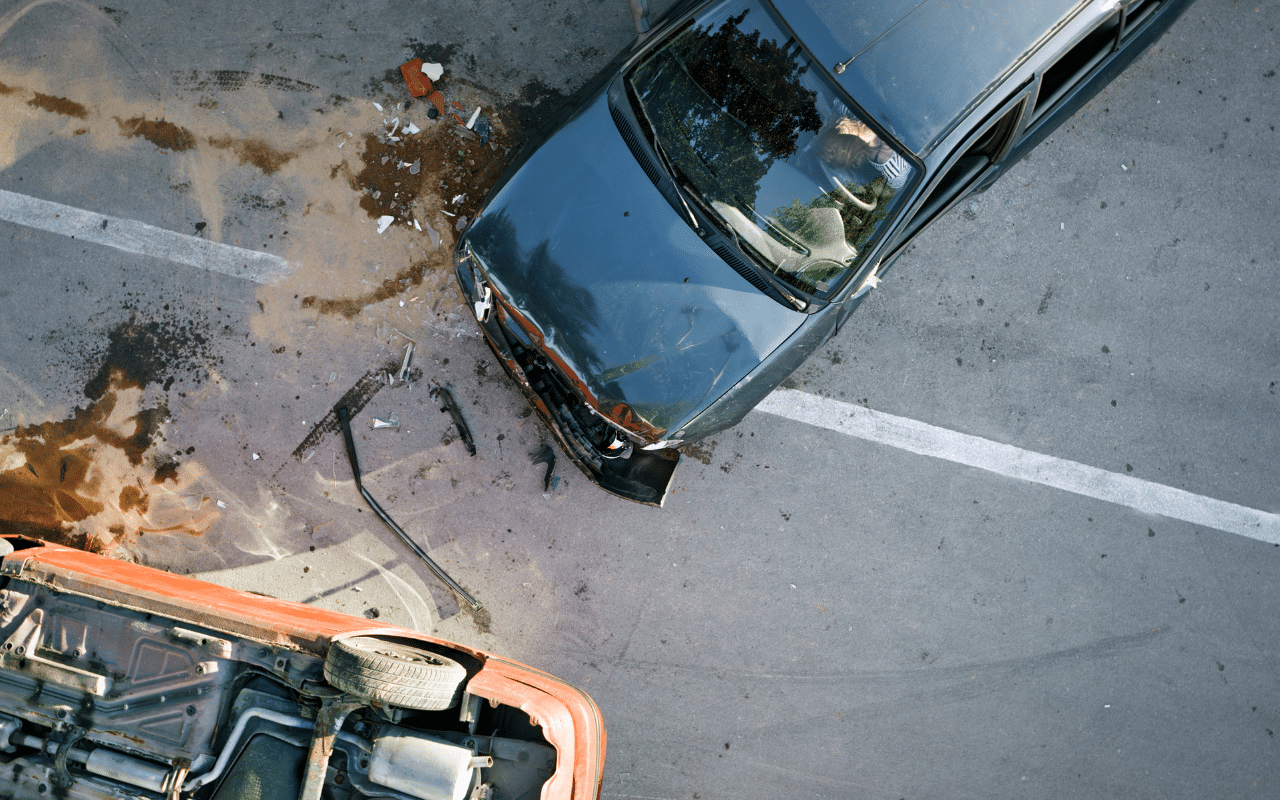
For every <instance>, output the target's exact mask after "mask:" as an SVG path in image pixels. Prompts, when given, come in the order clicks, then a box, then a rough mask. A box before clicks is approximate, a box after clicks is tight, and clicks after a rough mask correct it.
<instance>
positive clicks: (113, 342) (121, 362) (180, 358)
mask: <svg viewBox="0 0 1280 800" xmlns="http://www.w3.org/2000/svg"><path fill="white" fill-rule="evenodd" d="M208 350H209V338H208V337H207V336H206V335H205V334H204V333H202V332H201V331H200V330H198V329H197V327H196V326H195V325H194V324H192V323H191V322H189V321H181V322H180V321H177V320H151V321H148V322H140V321H138V319H137V318H136V317H133V318H131V319H130V320H129V321H128V322H125V323H121V324H120V325H117V326H116V327H115V328H114V329H112V330H111V331H110V332H109V333H108V334H107V349H106V352H105V353H104V354H103V356H102V363H101V365H100V366H99V367H98V371H97V372H96V373H95V374H94V376H93V377H92V378H90V379H89V381H88V382H87V383H85V385H84V396H85V397H87V398H89V399H90V400H99V399H101V398H102V396H103V394H104V393H105V392H106V390H107V387H108V386H109V385H110V384H111V382H112V373H116V374H117V378H116V382H117V385H119V386H121V387H133V388H137V389H144V388H146V387H147V386H148V385H150V384H153V383H162V382H164V383H166V386H165V388H166V389H167V388H168V386H169V385H170V384H169V383H168V382H166V378H168V377H169V376H171V375H172V374H173V373H175V372H179V371H189V372H192V373H194V380H195V382H197V383H199V382H200V381H201V380H202V373H203V371H204V367H205V364H206V363H211V362H213V361H214V359H211V358H210V357H209V354H208ZM218 361H220V359H218ZM166 413H167V412H166Z"/></svg>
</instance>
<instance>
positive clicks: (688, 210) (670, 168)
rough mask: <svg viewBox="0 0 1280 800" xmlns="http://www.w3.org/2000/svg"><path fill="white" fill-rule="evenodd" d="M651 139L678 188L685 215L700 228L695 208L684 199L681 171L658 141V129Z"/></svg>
mask: <svg viewBox="0 0 1280 800" xmlns="http://www.w3.org/2000/svg"><path fill="white" fill-rule="evenodd" d="M650 141H651V142H653V152H655V153H657V154H658V158H659V159H660V160H661V161H662V166H663V168H664V169H666V171H667V174H668V175H670V176H671V186H672V188H674V189H675V190H676V197H677V198H679V200H680V205H682V206H684V213H685V215H686V216H688V217H689V222H690V223H692V224H693V229H694V230H699V229H700V226H699V225H698V218H697V217H696V216H694V214H693V209H692V208H689V202H688V201H687V200H685V199H684V190H683V189H681V188H680V173H679V172H678V171H677V170H676V167H675V165H674V164H672V163H671V159H669V158H667V151H666V150H663V149H662V143H661V142H659V141H658V132H657V131H654V132H653V136H652V137H651V138H650Z"/></svg>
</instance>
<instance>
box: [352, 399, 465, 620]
mask: <svg viewBox="0 0 1280 800" xmlns="http://www.w3.org/2000/svg"><path fill="white" fill-rule="evenodd" d="M334 413H335V414H337V416H338V423H339V424H340V425H341V426H342V439H343V441H344V442H346V445H347V457H348V459H349V460H350V461H351V475H352V477H353V478H354V479H355V483H356V488H357V489H359V490H360V496H361V497H363V498H364V501H365V502H366V503H368V504H369V508H371V509H373V513H375V514H377V515H378V518H379V519H381V520H382V521H383V522H384V523H385V524H386V526H387V527H388V528H390V529H391V531H392V532H393V533H395V535H396V536H399V537H400V540H401V541H403V542H404V543H405V544H406V545H408V546H409V549H410V550H412V551H413V552H414V554H415V555H416V556H418V558H420V559H422V561H423V563H425V564H426V565H427V567H429V568H430V569H431V571H432V572H434V573H435V575H436V577H437V578H439V579H440V580H441V581H442V582H443V583H444V584H445V585H446V586H448V587H449V588H450V589H452V590H453V592H454V593H455V594H457V595H458V597H460V598H462V599H463V600H464V601H466V603H467V605H469V606H471V608H472V610H475V611H479V610H480V608H481V605H480V602H479V601H478V600H476V599H475V598H474V597H472V596H471V594H470V593H468V592H467V590H466V589H463V588H462V585H461V584H459V583H458V582H457V581H455V580H454V579H453V578H451V577H449V573H447V572H445V571H444V569H443V568H442V567H441V566H440V565H439V564H437V563H436V562H435V561H434V560H433V559H432V558H431V556H429V555H427V551H426V550H423V549H422V548H421V547H420V546H419V545H418V543H417V542H415V541H414V540H413V539H411V538H409V534H407V533H405V532H404V529H403V528H401V527H400V526H399V525H397V524H396V521H395V520H393V519H392V518H391V516H390V515H389V514H387V512H386V511H384V510H383V509H382V506H380V505H378V501H377V500H374V499H373V496H372V495H371V494H369V490H368V489H366V488H364V482H363V481H362V480H361V474H360V459H359V458H358V457H357V456H356V440H355V437H354V436H352V435H351V412H350V411H349V410H348V409H347V407H346V406H338V407H337V408H335V409H334ZM473 446H474V445H473Z"/></svg>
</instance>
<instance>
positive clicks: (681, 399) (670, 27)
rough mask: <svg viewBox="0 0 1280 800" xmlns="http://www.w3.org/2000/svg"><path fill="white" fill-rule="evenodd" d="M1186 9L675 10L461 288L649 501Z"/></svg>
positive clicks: (561, 426) (567, 135)
mask: <svg viewBox="0 0 1280 800" xmlns="http://www.w3.org/2000/svg"><path fill="white" fill-rule="evenodd" d="M1190 2H1191V0H1085V1H1084V2H1081V1H1080V0H1036V1H1035V2H1027V0H989V1H988V2H982V1H981V0H975V1H974V2H956V1H955V0H923V2H922V0H865V1H864V0H773V1H772V2H771V1H770V0H716V1H715V2H701V3H682V4H678V5H677V7H676V8H675V9H673V10H672V11H671V12H670V13H668V14H667V15H666V17H664V19H663V20H662V21H661V22H660V23H659V24H658V25H656V26H655V27H654V29H653V30H652V31H650V32H648V33H646V34H645V35H643V36H641V37H640V38H639V39H638V40H637V41H636V42H635V43H634V44H633V45H632V46H631V47H630V48H629V49H628V50H627V51H626V52H624V53H623V54H621V55H620V56H619V57H618V59H617V60H615V62H614V63H613V64H612V65H611V66H610V67H609V68H608V69H606V70H605V71H604V72H603V73H602V74H601V75H599V76H598V77H597V78H596V79H595V80H594V81H593V82H592V83H591V84H590V85H589V86H588V87H587V89H586V90H585V91H584V93H583V95H584V99H583V100H582V101H581V102H580V103H579V104H577V105H576V106H575V107H574V108H573V109H572V110H571V111H569V112H568V113H566V114H564V115H562V116H561V117H560V118H559V119H557V120H556V121H555V122H554V123H553V124H551V125H550V126H548V128H547V129H545V130H544V131H543V132H542V133H541V134H539V135H538V136H537V137H536V138H535V139H534V140H533V141H532V142H531V143H530V144H529V145H528V146H527V147H526V148H525V149H524V150H523V151H522V152H521V154H520V155H519V156H518V157H517V159H516V160H515V162H514V163H513V164H512V165H511V167H510V168H509V169H508V171H507V172H506V174H505V175H504V176H503V177H502V178H501V179H500V180H499V182H498V184H497V186H496V187H495V189H494V190H493V193H492V194H491V195H490V196H489V198H488V199H487V200H486V202H485V205H484V207H483V210H482V211H481V212H480V214H479V215H478V216H477V218H476V219H475V221H474V222H473V223H472V225H471V226H470V228H468V229H467V231H466V232H465V234H464V235H463V236H462V237H461V238H460V240H459V242H458V246H457V251H456V253H455V260H456V271H457V277H458V280H459V282H460V284H461V286H462V289H463V291H464V292H465V293H466V295H467V296H468V297H469V298H470V302H471V303H472V305H473V307H474V309H475V314H476V318H477V320H478V321H479V323H480V325H481V327H482V328H483V329H484V332H485V334H486V338H487V339H488V341H489V344H490V345H491V346H492V347H493V349H494V351H495V352H496V353H497V354H498V356H499V358H500V359H501V360H502V362H503V364H504V365H505V366H506V367H507V369H508V371H509V372H510V373H511V374H512V376H513V377H514V378H515V379H516V380H517V381H518V382H519V384H520V385H521V387H522V388H523V389H524V390H525V392H526V394H527V395H528V396H529V398H530V400H531V402H532V403H533V404H534V406H535V407H536V408H537V409H538V410H539V412H541V413H542V415H543V416H544V417H545V418H546V419H547V421H548V422H549V423H550V425H551V427H552V429H553V430H554V431H555V434H556V436H557V438H558V439H559V440H560V443H561V445H562V446H563V447H564V449H565V451H566V452H567V453H568V454H569V456H570V457H571V458H572V459H573V461H574V463H576V464H577V465H578V466H579V467H581V468H582V469H583V470H584V471H585V472H586V473H587V474H588V475H589V476H590V477H591V478H592V479H593V480H594V481H596V482H597V483H599V484H600V486H602V487H603V488H605V489H606V490H608V491H610V492H613V493H615V494H618V495H621V496H623V497H626V498H628V499H631V500H636V501H638V502H642V503H650V504H655V505H661V503H662V501H663V499H664V497H665V496H666V494H667V492H668V489H669V485H670V482H671V479H672V475H673V473H674V470H675V467H676V464H677V462H678V460H679V452H678V450H677V449H676V448H677V447H678V446H679V445H681V444H683V443H686V442H691V441H694V440H697V439H700V438H702V437H705V436H708V435H710V434H712V433H715V432H717V431H720V430H723V429H725V428H728V427H730V426H732V425H734V424H736V423H737V422H738V421H739V420H741V419H742V417H743V416H744V415H745V414H746V413H747V412H748V411H750V410H751V408H752V407H754V406H755V405H756V403H758V402H759V401H760V400H761V399H762V398H764V397H765V395H767V394H768V393H769V392H770V391H772V390H773V389H774V387H776V386H777V385H778V384H779V383H781V382H782V381H783V380H784V379H785V378H786V377H787V376H788V375H789V374H790V373H791V372H792V371H793V370H795V369H796V368H797V367H798V366H799V365H800V364H801V363H802V362H803V361H804V360H805V359H806V358H807V357H808V356H809V355H810V354H811V353H813V352H814V351H815V350H816V349H817V348H818V347H819V346H820V345H822V344H823V343H824V342H825V341H827V340H828V339H830V338H831V337H832V336H833V335H835V333H836V332H837V331H838V330H839V329H840V326H841V324H842V323H843V322H844V321H845V320H846V319H847V318H848V317H849V315H850V314H851V313H852V312H853V310H854V309H855V308H856V307H857V306H858V304H859V303H861V302H862V300H863V298H865V297H866V295H867V293H868V292H869V291H870V290H871V289H872V288H873V287H874V286H875V285H876V284H877V282H878V281H879V280H880V278H881V276H883V275H884V273H885V271H886V270H887V269H888V268H889V266H890V265H891V264H892V263H893V261H894V259H895V258H897V256H898V255H900V254H901V253H902V252H903V251H904V250H905V249H906V247H907V246H908V245H909V244H910V242H911V240H912V238H913V237H914V236H915V235H916V234H918V233H919V232H920V231H921V230H922V229H923V228H924V227H925V226H926V225H928V224H929V223H930V222H931V221H932V220H934V219H936V218H937V217H938V216H939V215H941V214H943V213H945V212H946V211H947V210H948V209H950V208H951V207H952V206H954V205H955V204H956V203H958V202H959V201H961V200H962V199H963V198H964V197H966V196H967V195H970V194H972V193H974V192H977V191H981V190H982V189H984V188H986V187H987V186H989V185H990V184H991V183H992V182H993V181H994V180H996V178H998V177H999V175H1000V174H1001V173H1002V172H1003V171H1004V170H1006V169H1007V168H1008V167H1009V166H1010V165H1012V164H1013V163H1015V162H1016V161H1017V160H1018V159H1019V158H1021V157H1022V156H1023V155H1025V154H1026V153H1027V152H1028V151H1029V150H1030V149H1031V148H1032V147H1034V146H1035V144H1036V143H1038V142H1039V141H1040V140H1042V139H1043V138H1044V137H1045V136H1046V135H1048V134H1049V133H1050V132H1052V131H1053V130H1054V128H1056V127H1057V126H1058V125H1059V124H1060V123H1061V122H1062V121H1063V120H1065V119H1066V118H1068V117H1069V116H1070V115H1071V114H1072V113H1073V112H1074V111H1075V110H1076V109H1077V108H1079V106H1080V105H1081V104H1083V103H1084V102H1085V101H1087V100H1088V99H1089V98H1090V97H1092V96H1093V95H1094V94H1095V93H1097V91H1098V90H1099V89H1101V88H1102V87H1103V86H1105V85H1106V84H1107V82H1108V81H1110V80H1111V79H1113V78H1114V77H1115V76H1116V75H1117V74H1118V73H1119V72H1120V71H1121V70H1122V69H1123V68H1124V67H1125V66H1127V65H1128V64H1129V63H1130V62H1132V61H1133V60H1134V59H1135V58H1136V57H1137V56H1138V55H1140V54H1141V53H1142V52H1143V51H1144V50H1145V49H1146V48H1147V47H1149V46H1150V45H1151V44H1152V43H1153V42H1154V41H1155V40H1156V39H1157V38H1158V37H1159V36H1160V35H1161V34H1162V33H1163V32H1164V31H1165V30H1166V29H1167V28H1168V27H1169V25H1170V24H1172V22H1173V21H1174V20H1175V19H1176V18H1177V16H1178V15H1179V14H1180V13H1182V12H1183V11H1184V10H1185V9H1186V7H1187V6H1188V5H1190ZM645 25H647V23H644V22H643V20H641V21H640V22H639V23H638V27H644V26H645Z"/></svg>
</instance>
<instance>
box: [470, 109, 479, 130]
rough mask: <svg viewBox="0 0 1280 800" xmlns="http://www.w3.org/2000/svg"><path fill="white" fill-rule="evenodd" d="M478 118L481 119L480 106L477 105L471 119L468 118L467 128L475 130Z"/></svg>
mask: <svg viewBox="0 0 1280 800" xmlns="http://www.w3.org/2000/svg"><path fill="white" fill-rule="evenodd" d="M478 119H480V106H476V110H475V111H472V112H471V119H469V120H467V130H475V127H476V120H478Z"/></svg>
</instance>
